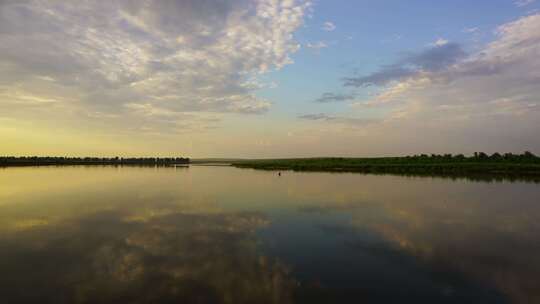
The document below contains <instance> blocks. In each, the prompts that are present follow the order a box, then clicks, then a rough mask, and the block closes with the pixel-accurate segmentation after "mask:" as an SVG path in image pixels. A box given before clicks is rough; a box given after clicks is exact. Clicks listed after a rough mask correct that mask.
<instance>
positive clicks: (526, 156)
mask: <svg viewBox="0 0 540 304" xmlns="http://www.w3.org/2000/svg"><path fill="white" fill-rule="evenodd" d="M233 166H235V167H239V168H253V169H262V170H294V171H325V172H362V173H381V174H385V173H391V174H406V175H467V174H478V175H488V174H489V175H513V176H519V175H532V176H540V157H537V156H535V155H534V154H532V153H530V152H525V153H523V154H512V153H506V154H499V153H494V154H492V155H487V154H486V153H483V152H477V153H474V155H473V156H469V157H467V156H465V155H463V154H459V155H451V154H445V155H435V154H432V155H425V154H422V155H414V156H405V157H378V158H301V159H269V160H248V161H238V162H233Z"/></svg>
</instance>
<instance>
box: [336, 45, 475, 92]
mask: <svg viewBox="0 0 540 304" xmlns="http://www.w3.org/2000/svg"><path fill="white" fill-rule="evenodd" d="M465 55H466V54H465V51H464V50H463V49H462V47H461V45H459V44H457V43H451V42H448V41H446V40H443V39H439V40H437V41H436V42H435V43H434V45H432V46H431V47H429V48H428V49H426V50H424V51H422V52H419V53H414V54H409V55H406V56H404V57H403V58H402V59H401V60H399V61H398V62H396V63H394V64H391V65H385V66H382V67H381V68H380V69H379V70H378V71H376V72H373V73H371V74H369V75H365V76H357V77H346V78H344V79H343V81H344V84H345V86H352V87H365V86H370V85H377V86H384V85H387V84H389V83H391V82H393V81H399V80H401V79H404V78H408V77H412V76H414V75H417V74H418V73H421V72H435V71H439V70H442V69H444V68H445V67H447V66H449V65H452V64H454V63H456V62H457V61H458V60H460V59H462V58H464V57H465Z"/></svg>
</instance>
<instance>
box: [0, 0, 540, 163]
mask: <svg viewBox="0 0 540 304" xmlns="http://www.w3.org/2000/svg"><path fill="white" fill-rule="evenodd" d="M539 58H540V1H536V0H478V1H470V0H453V1H428V0H411V1H403V0H377V1H375V0H373V1H367V0H365V1H364V0H176V1H174V0H163V1H149V0H130V1H128V0H111V1H98V0H94V1H91V0H85V1H60V0H0V155H69V156H115V155H121V156H179V155H182V156H189V157H193V158H206V157H220V158H221V157H226V158H272V157H275V158H278V157H314V156H394V155H405V154H417V153H428V154H430V153H464V154H471V153H473V152H475V151H484V152H487V153H493V152H523V151H526V150H529V151H532V152H533V153H537V154H539V153H540V136H539V133H540V59H539Z"/></svg>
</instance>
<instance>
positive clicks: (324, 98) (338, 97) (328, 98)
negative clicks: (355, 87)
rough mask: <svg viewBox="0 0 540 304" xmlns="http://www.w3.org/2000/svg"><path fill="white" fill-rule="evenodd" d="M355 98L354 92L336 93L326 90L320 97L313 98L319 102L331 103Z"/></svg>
mask: <svg viewBox="0 0 540 304" xmlns="http://www.w3.org/2000/svg"><path fill="white" fill-rule="evenodd" d="M355 98H356V94H336V93H331V92H326V93H323V94H322V95H321V97H319V98H317V99H315V102H319V103H331V102H343V101H349V100H353V99H355Z"/></svg>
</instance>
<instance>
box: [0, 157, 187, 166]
mask: <svg viewBox="0 0 540 304" xmlns="http://www.w3.org/2000/svg"><path fill="white" fill-rule="evenodd" d="M189 161H190V159H189V158H187V157H139V158H135V157H131V158H124V157H61V156H60V157H49V156H21V157H15V156H0V167H8V166H48V165H52V166H61V165H140V166H172V165H181V164H189Z"/></svg>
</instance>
